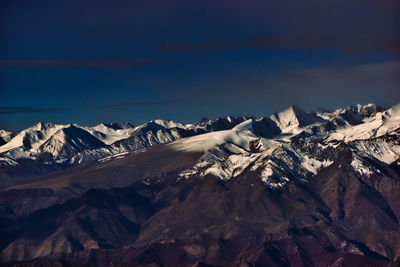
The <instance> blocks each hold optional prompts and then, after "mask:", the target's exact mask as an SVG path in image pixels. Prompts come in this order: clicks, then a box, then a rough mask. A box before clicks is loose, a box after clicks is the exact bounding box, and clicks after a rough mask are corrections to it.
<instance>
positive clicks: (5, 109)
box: [0, 107, 65, 115]
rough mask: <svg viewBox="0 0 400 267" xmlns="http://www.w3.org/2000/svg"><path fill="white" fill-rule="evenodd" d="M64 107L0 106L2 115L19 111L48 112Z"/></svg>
mask: <svg viewBox="0 0 400 267" xmlns="http://www.w3.org/2000/svg"><path fill="white" fill-rule="evenodd" d="M64 110H65V109H63V108H30V107H0V115H7V114H17V113H48V112H59V111H64Z"/></svg>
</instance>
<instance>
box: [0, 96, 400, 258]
mask: <svg viewBox="0 0 400 267" xmlns="http://www.w3.org/2000/svg"><path fill="white" fill-rule="evenodd" d="M399 190H400V104H398V105H395V106H393V107H391V108H383V107H379V106H377V105H375V104H368V105H357V106H350V107H346V108H341V109H337V110H334V111H328V110H324V109H318V110H315V111H312V112H306V111H304V110H302V109H301V108H299V107H296V106H291V107H289V108H288V109H286V110H284V111H282V112H279V113H275V114H272V115H271V116H269V117H261V118H254V117H226V118H218V119H215V120H210V119H207V118H203V119H201V120H200V121H198V122H196V123H194V124H185V125H184V124H181V123H176V122H173V121H170V120H154V121H150V122H148V123H145V124H143V125H139V126H134V125H132V124H130V123H111V124H99V125H96V126H93V127H87V126H81V125H78V124H69V125H61V124H56V123H42V122H40V123H37V124H36V125H34V126H32V127H30V128H27V129H25V130H22V131H19V132H8V131H4V130H0V226H1V227H0V236H1V238H0V251H1V252H0V257H1V258H0V260H1V262H2V263H3V264H5V265H6V266H13V265H17V266H110V265H112V266H208V265H211V266H348V265H357V266H399V265H400V242H398V241H399V240H400V231H399V229H400V228H399V227H400V224H399V220H400V195H399V194H398V192H399Z"/></svg>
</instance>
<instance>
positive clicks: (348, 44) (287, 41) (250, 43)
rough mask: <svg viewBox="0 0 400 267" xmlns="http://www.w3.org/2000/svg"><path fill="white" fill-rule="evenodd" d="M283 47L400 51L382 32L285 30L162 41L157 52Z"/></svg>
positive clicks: (397, 39) (394, 39)
mask: <svg viewBox="0 0 400 267" xmlns="http://www.w3.org/2000/svg"><path fill="white" fill-rule="evenodd" d="M252 47H263V48H283V49H325V48H339V49H342V50H344V51H345V52H348V53H360V52H367V51H371V50H383V51H387V52H395V53H399V52H400V37H398V36H397V35H392V34H385V33H376V32H371V33H364V34H362V33H359V34H348V35H333V34H316V33H307V32H305V33H288V34H285V35H271V36H261V37H257V38H245V39H240V40H236V41H231V40H223V39H213V40H205V41H203V42H198V43H185V42H175V43H165V44H163V45H161V46H159V48H158V50H159V51H161V52H207V51H211V50H224V49H241V48H252Z"/></svg>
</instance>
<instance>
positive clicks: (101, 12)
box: [0, 0, 400, 131]
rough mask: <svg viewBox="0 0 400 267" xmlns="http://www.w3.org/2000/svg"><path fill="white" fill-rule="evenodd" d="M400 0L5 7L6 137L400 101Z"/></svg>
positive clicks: (1, 97)
mask: <svg viewBox="0 0 400 267" xmlns="http://www.w3.org/2000/svg"><path fill="white" fill-rule="evenodd" d="M399 87H400V2H399V1H398V0H380V1H378V0H352V1H348V0H334V1H331V0H324V1H321V0H304V1H295V0H274V1H272V0H246V1H244V0H168V1H166V0H160V1H156V0H140V1H138V0H129V1H128V0H113V1H104V0H90V1H89V0H79V1H76V0H69V1H61V0H47V1H45V0H36V1H32V0H19V1H15V0H4V1H0V129H6V130H9V131H16V130H21V129H23V128H26V127H29V126H31V125H33V124H35V123H37V122H39V121H49V122H58V123H78V124H83V125H95V124H98V123H101V122H120V121H127V122H131V123H133V124H136V125H138V124H141V123H144V122H146V121H149V120H153V119H159V118H161V119H172V120H174V121H178V122H183V123H190V122H195V121H197V120H199V119H200V118H202V117H208V118H216V117H224V116H228V115H233V116H243V115H246V116H255V117H260V116H268V115H270V114H272V113H273V112H276V111H281V110H283V109H285V108H286V107H288V106H290V105H292V104H294V105H297V106H300V107H302V108H303V109H304V110H307V111H310V110H313V109H316V108H319V107H322V108H325V109H336V108H340V107H346V106H348V105H356V104H358V103H360V104H367V103H376V104H378V105H383V106H386V107H390V106H392V105H394V104H396V103H398V102H400V88H399Z"/></svg>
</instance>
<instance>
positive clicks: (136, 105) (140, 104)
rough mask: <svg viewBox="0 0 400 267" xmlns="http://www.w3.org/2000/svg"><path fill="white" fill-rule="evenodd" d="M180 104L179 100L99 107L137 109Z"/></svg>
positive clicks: (125, 103)
mask: <svg viewBox="0 0 400 267" xmlns="http://www.w3.org/2000/svg"><path fill="white" fill-rule="evenodd" d="M179 102H181V101H180V100H167V101H134V102H124V103H114V104H107V105H102V106H100V107H101V108H107V109H114V108H123V107H139V106H163V105H172V104H177V103H179Z"/></svg>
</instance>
